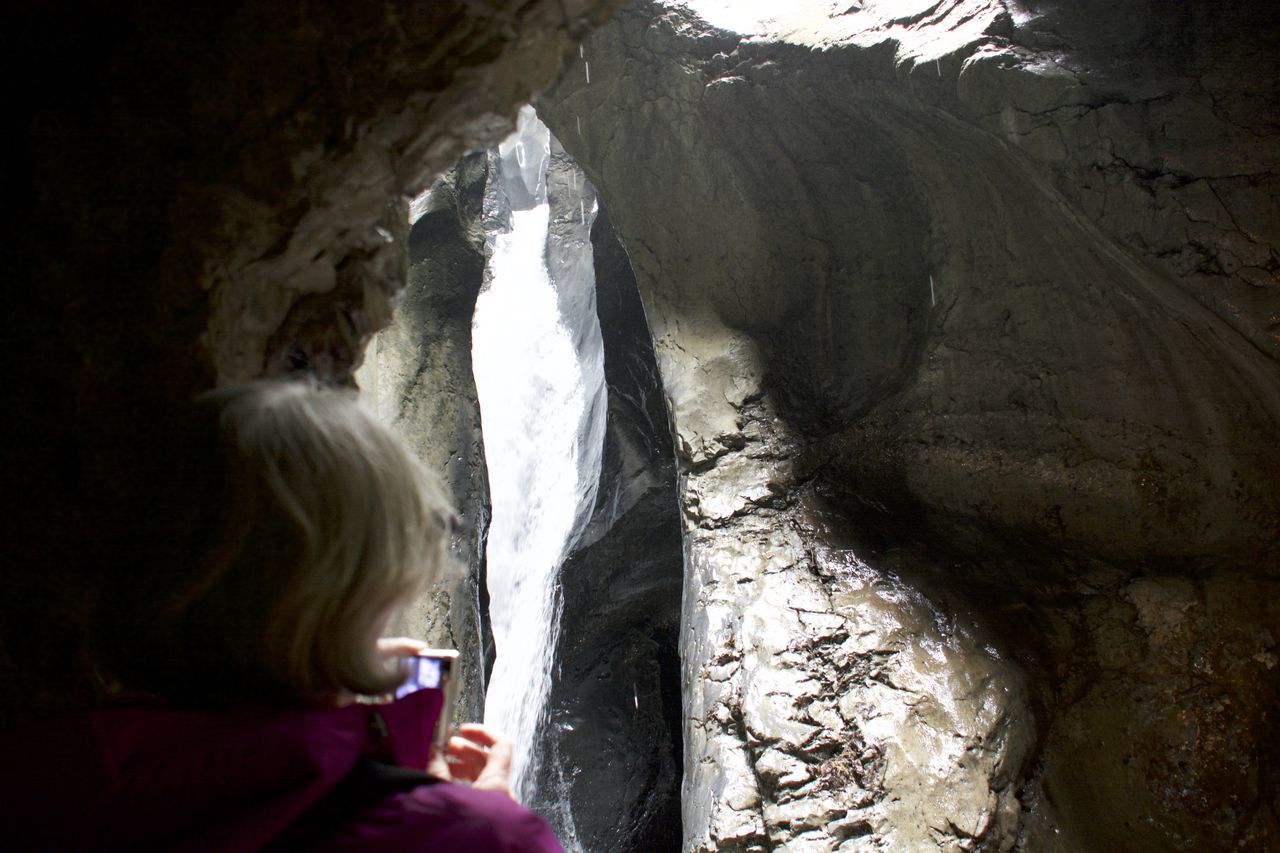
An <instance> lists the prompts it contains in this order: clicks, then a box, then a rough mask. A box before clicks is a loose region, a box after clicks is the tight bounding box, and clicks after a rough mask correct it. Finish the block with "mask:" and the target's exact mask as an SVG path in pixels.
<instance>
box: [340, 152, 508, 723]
mask: <svg viewBox="0 0 1280 853" xmlns="http://www.w3.org/2000/svg"><path fill="white" fill-rule="evenodd" d="M487 177H488V164H487V157H486V156H485V155H484V154H472V155H468V156H467V157H465V158H463V159H462V160H461V161H460V162H459V163H458V165H456V166H454V167H453V168H452V169H450V170H449V171H448V172H447V173H445V175H444V176H442V177H441V178H440V179H439V180H437V181H436V182H435V183H434V184H433V185H432V186H431V189H430V191H429V192H428V193H427V194H425V195H424V196H423V197H421V198H419V199H417V200H416V201H415V205H416V206H417V207H418V208H419V209H417V210H415V211H414V215H416V216H417V217H418V218H417V219H416V221H415V222H414V223H413V225H412V228H411V229H410V231H409V237H408V246H409V264H408V285H407V286H406V287H405V289H404V291H403V292H402V293H401V294H400V296H399V298H398V300H397V304H396V311H395V317H394V319H393V321H392V323H391V325H389V326H388V327H387V328H386V329H383V330H382V331H381V332H379V333H378V334H377V335H375V336H374V338H373V340H372V341H370V343H369V346H368V347H367V349H366V351H365V357H364V363H363V365H362V366H361V368H360V369H359V371H357V373H356V377H355V378H356V381H357V383H358V384H359V385H360V389H361V396H362V398H363V399H364V400H365V401H366V403H367V404H368V405H369V406H370V407H371V408H372V409H373V410H374V411H375V412H376V413H377V414H378V416H379V417H380V418H381V419H382V420H383V421H384V422H386V423H388V424H390V425H391V427H392V428H393V429H394V430H395V431H396V432H398V433H399V434H400V435H401V436H403V437H404V438H405V439H406V441H408V442H409V444H410V445H411V446H412V447H413V448H414V450H415V451H416V452H417V453H418V454H419V455H420V456H421V457H422V459H423V460H425V461H426V462H427V464H428V465H430V466H431V467H432V469H433V470H435V471H439V472H441V474H442V475H443V476H444V478H445V481H446V483H447V484H448V486H449V490H450V494H451V495H452V498H453V503H454V506H455V507H457V510H458V513H459V518H460V524H459V526H458V530H457V531H456V532H455V534H454V537H453V541H452V543H451V544H452V549H451V550H452V557H453V559H454V565H452V566H449V567H447V569H446V576H445V577H444V578H442V579H441V582H440V583H439V584H438V585H437V586H436V587H435V588H433V589H431V590H430V591H428V592H427V593H425V594H424V595H423V597H422V598H420V599H419V600H418V601H416V602H414V603H413V604H412V605H411V607H410V608H409V609H408V611H407V612H406V613H405V614H404V615H403V616H402V618H401V619H402V621H401V624H399V625H393V626H391V631H392V633H395V634H399V635H402V636H407V637H417V638H420V639H422V640H424V641H426V642H427V643H428V644H429V645H431V646H435V647H438V648H453V649H458V650H459V651H461V653H462V658H461V660H460V663H461V666H460V670H459V673H460V675H461V677H462V679H463V684H462V688H461V690H460V693H459V707H458V708H457V709H456V712H457V713H456V716H457V719H460V720H479V719H481V718H482V717H483V713H484V682H485V661H484V656H483V652H484V648H485V643H484V642H482V637H483V627H482V622H483V618H482V613H483V611H482V608H481V606H480V599H481V595H482V593H481V590H482V589H483V567H484V538H485V531H486V530H487V528H488V523H489V498H488V488H487V483H486V475H485V462H484V441H483V437H482V435H481V430H480V405H479V402H478V400H477V399H476V389H475V378H474V376H473V373H472V367H471V318H472V315H474V314H475V306H476V297H477V296H478V295H479V293H480V287H481V285H482V284H483V281H484V264H485V258H484V222H483V206H484V188H485V181H486V179H487ZM408 218H409V217H408V216H406V222H407V221H408Z"/></svg>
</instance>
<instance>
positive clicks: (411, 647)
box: [378, 637, 427, 657]
mask: <svg viewBox="0 0 1280 853" xmlns="http://www.w3.org/2000/svg"><path fill="white" fill-rule="evenodd" d="M426 648H427V644H426V643H424V642H422V641H421V640H415V639H413V638H412V637H382V638H380V639H379V640H378V653H379V654H381V655H383V656H385V657H398V656H400V655H416V654H417V653H418V652H420V651H422V650H424V649H426Z"/></svg>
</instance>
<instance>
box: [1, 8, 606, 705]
mask: <svg viewBox="0 0 1280 853" xmlns="http://www.w3.org/2000/svg"><path fill="white" fill-rule="evenodd" d="M614 5H616V4H613V3H610V2H593V0H573V2H563V0H536V2H523V0H521V2H501V0H492V2H487V0H486V2H439V3H436V2H433V3H417V4H409V5H405V4H402V3H392V2H382V3H375V4H371V5H362V6H360V7H359V9H358V10H357V9H353V8H349V7H347V6H339V5H336V4H318V3H312V2H306V1H305V0H297V2H281V3H271V4H262V3H249V2H233V3H223V4H217V5H216V6H206V7H200V8H188V7H185V6H183V7H179V6H168V7H164V6H157V5H156V4H153V3H141V2H131V3H123V4H110V5H102V4H98V5H86V4H82V3H72V2H51V3H40V4H31V5H28V6H24V7H22V8H21V9H15V10H14V11H13V14H12V16H11V17H10V19H9V21H8V23H7V25H6V27H5V28H4V33H3V36H2V38H3V41H4V44H3V47H4V50H3V51H0V53H2V54H3V57H4V62H5V66H4V71H5V76H6V79H9V80H12V81H20V83H17V85H15V86H14V87H13V88H14V98H13V101H12V103H11V104H10V107H9V109H7V110H6V112H5V121H6V122H7V124H6V134H5V135H6V137H7V138H8V139H10V140H11V141H12V142H13V143H14V144H13V146H12V148H13V149H14V151H15V153H14V154H13V155H12V156H11V157H10V158H8V159H7V160H6V169H5V176H6V177H5V191H6V205H5V211H4V216H5V233H6V234H7V235H9V238H10V245H11V247H12V248H11V258H12V261H11V262H12V264H13V265H14V275H13V278H14V280H15V281H20V282H23V284H22V286H21V287H18V288H15V291H16V292H15V293H14V295H13V299H14V301H13V302H12V303H11V304H10V306H9V310H8V311H6V325H5V334H4V339H5V341H6V345H5V346H6V354H7V359H6V367H7V368H8V370H7V373H8V374H9V375H10V376H11V377H13V382H14V386H13V387H12V388H11V392H10V395H9V403H10V406H11V407H12V409H13V410H14V411H16V412H20V413H21V416H20V417H18V418H15V419H14V420H15V423H14V424H13V433H14V434H13V437H12V438H11V439H10V440H9V441H6V442H5V447H6V458H5V468H6V470H7V471H9V472H10V474H11V476H12V477H13V478H14V481H15V482H19V483H26V484H28V486H27V487H26V488H27V491H28V494H27V495H26V496H25V499H24V500H23V501H22V502H21V503H22V504H23V506H22V508H21V512H20V513H19V514H18V515H17V516H15V517H14V518H13V523H14V526H15V528H16V529H17V530H18V531H20V533H21V535H20V536H18V537H17V541H16V543H15V547H14V553H13V559H12V564H13V565H12V566H10V567H6V571H5V581H4V593H3V600H4V626H5V636H4V649H3V655H0V674H3V676H4V678H3V679H2V680H3V682H4V685H5V698H4V700H3V701H4V704H5V706H6V710H5V712H4V713H5V717H6V718H12V716H13V715H14V714H17V715H21V714H22V713H24V712H23V708H28V709H29V708H31V707H33V706H41V705H50V706H56V705H59V704H67V703H74V702H78V701H82V700H83V699H84V695H83V689H81V687H77V684H74V683H68V675H67V673H68V671H72V672H79V671H80V670H79V668H78V664H77V663H76V660H77V657H78V649H79V644H80V632H79V628H78V627H77V626H78V623H79V622H80V619H81V613H80V610H81V602H82V601H83V597H84V596H83V590H84V587H85V581H86V578H96V577H100V576H101V575H102V574H103V572H104V571H106V568H107V566H108V565H109V564H115V563H118V564H119V565H118V566H115V567H114V570H117V571H119V572H120V573H121V575H120V577H126V576H127V572H128V565H127V562H128V561H127V553H128V550H129V549H128V543H127V541H121V540H120V538H119V537H118V536H116V534H115V533H113V530H115V529H116V527H115V525H114V523H113V522H112V521H111V520H110V519H111V518H112V517H113V516H115V515H116V514H117V513H118V514H121V515H123V516H125V517H127V518H128V519H129V523H130V524H133V525H136V519H138V518H145V503H146V502H145V498H144V497H142V496H140V494H139V491H140V490H139V489H137V488H136V487H135V484H133V483H132V481H131V478H132V477H133V476H134V475H135V473H136V469H137V467H138V466H137V465H136V464H135V461H134V460H136V459H137V458H138V457H139V456H140V455H141V454H143V453H145V447H146V439H145V437H143V436H142V435H140V433H141V432H142V431H145V429H146V428H148V427H150V426H154V425H158V424H160V423H162V422H163V420H164V410H165V406H166V405H169V404H170V403H171V402H172V401H174V400H178V399H182V398H185V397H187V396H188V395H189V394H191V393H192V392H193V391H197V390H200V389H202V388H206V387H208V386H209V385H211V384H212V383H214V382H215V381H221V382H232V381H238V380H244V379H249V378H253V377H255V376H259V375H262V374H263V373H265V372H268V371H270V372H280V371H286V370H297V369H306V370H311V371H313V372H316V373H318V374H319V375H321V376H322V378H327V379H331V380H334V381H346V380H347V378H348V376H349V371H350V369H351V368H352V367H353V366H354V365H355V364H356V363H357V361H358V354H359V353H360V351H361V349H362V347H363V346H364V343H365V341H366V340H367V338H368V336H369V335H371V334H372V333H373V332H374V331H376V330H377V328H379V327H380V326H381V325H383V324H385V323H386V322H387V321H388V319H389V312H388V300H389V297H390V296H391V294H393V293H394V292H395V291H397V290H398V289H400V287H402V286H403V284H404V281H403V270H404V266H403V265H404V245H403V239H402V236H403V235H402V229H399V228H397V223H398V222H399V221H401V220H400V218H399V217H401V215H402V210H403V207H402V205H403V201H402V199H403V198H404V197H412V196H415V195H417V193H418V192H419V191H420V190H421V189H423V188H424V187H425V186H426V185H427V184H428V183H429V182H430V181H431V180H432V179H433V178H434V177H435V176H436V175H437V174H439V173H440V172H442V171H443V170H444V169H445V168H447V167H448V166H449V165H450V164H451V163H453V162H454V161H455V160H456V159H457V158H458V156H459V155H460V154H461V153H462V152H463V151H464V150H466V149H467V148H468V147H471V146H475V145H483V144H487V143H490V142H493V141H495V140H496V139H497V138H498V137H499V136H500V135H501V134H502V133H503V132H505V131H506V130H507V129H508V128H509V127H510V126H511V119H512V117H513V116H514V113H515V109H516V106H517V105H518V104H520V103H521V102H523V101H526V100H527V99H528V98H529V97H530V96H531V95H532V94H533V93H534V92H535V91H536V90H537V89H538V88H540V87H541V86H544V85H546V84H547V83H548V82H549V81H550V80H551V79H552V78H553V77H554V76H555V74H556V73H557V72H558V71H559V69H560V67H561V63H562V61H563V59H564V58H565V56H566V55H567V54H568V53H569V51H570V49H571V47H572V45H573V44H574V43H575V41H576V40H577V39H579V38H581V36H582V35H583V34H585V33H586V32H587V30H588V29H589V28H590V26H592V25H594V24H596V23H599V22H600V21H602V20H604V18H605V17H606V16H607V14H608V13H609V12H610V11H611V10H612V8H613V6H614ZM398 232H401V233H400V234H399V235H398ZM398 236H399V237H400V238H401V239H398ZM282 329H284V331H283V332H282V331H281V330H282ZM79 684H80V685H81V686H82V685H83V684H84V682H83V681H81V682H79ZM9 707H12V708H13V710H12V711H10V710H8V708H9Z"/></svg>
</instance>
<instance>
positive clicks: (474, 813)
mask: <svg viewBox="0 0 1280 853" xmlns="http://www.w3.org/2000/svg"><path fill="white" fill-rule="evenodd" d="M322 847H324V848H326V849H331V850H406V851H412V850H424V851H425V850H468V851H477V853H482V852H483V853H488V851H492V853H562V848H561V846H560V843H559V842H558V841H557V840H556V837H555V834H554V833H553V832H552V831H551V827H549V826H548V825H547V822H546V821H545V820H543V819H542V818H541V817H539V816H538V815H537V814H535V813H534V812H531V811H529V810H528V809H526V808H524V807H523V806H521V805H519V804H518V803H516V802H515V801H513V800H512V799H511V798H510V797H507V796H505V795H503V794H499V793H495V792H493V791H477V790H475V789H473V788H468V787H464V786H462V785H453V784H449V783H446V782H438V783H435V784H427V785H419V786H417V787H415V788H411V789H409V790H407V791H401V792H399V793H395V794H391V795H389V796H387V797H384V798H383V799H381V800H379V801H378V802H377V803H376V804H374V805H373V806H370V807H368V808H365V809H363V810H361V811H360V812H358V813H356V814H355V815H353V816H352V817H351V818H349V819H348V820H345V821H343V823H342V824H341V825H340V826H338V827H337V828H336V829H335V831H334V832H333V834H332V835H331V836H330V837H329V838H328V839H326V843H323V844H322Z"/></svg>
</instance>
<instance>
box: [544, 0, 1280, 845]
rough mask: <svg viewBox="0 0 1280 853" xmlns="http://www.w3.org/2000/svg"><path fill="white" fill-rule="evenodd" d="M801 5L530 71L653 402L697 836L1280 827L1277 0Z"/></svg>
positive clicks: (656, 27)
mask: <svg viewBox="0 0 1280 853" xmlns="http://www.w3.org/2000/svg"><path fill="white" fill-rule="evenodd" d="M828 5H829V4H821V3H814V4H805V3H800V4H795V5H794V6H793V7H789V8H788V9H787V10H786V11H781V10H778V11H775V12H774V13H772V14H773V16H774V19H773V20H772V22H757V23H756V24H752V25H747V26H741V27H740V29H742V30H743V32H745V33H747V36H745V37H744V36H743V35H741V34H735V33H732V32H729V31H728V30H725V29H717V28H716V27H714V26H712V25H711V24H709V23H708V21H707V20H703V19H700V18H699V17H698V16H697V15H695V14H693V13H692V12H690V11H689V10H688V9H686V8H684V7H682V6H680V5H678V4H673V3H640V4H636V5H633V6H632V7H630V8H629V9H628V10H627V11H625V12H624V13H622V14H620V15H619V16H618V17H617V18H615V19H614V20H613V21H612V22H611V23H610V24H609V25H607V26H606V27H604V28H602V29H601V30H599V31H597V33H595V34H594V35H593V36H592V38H590V39H589V40H588V41H587V42H586V43H585V47H584V51H583V57H582V60H581V61H580V62H579V63H577V64H576V65H575V66H574V67H571V68H570V69H569V71H568V72H567V73H566V74H565V76H564V77H563V78H562V79H561V81H560V83H559V84H558V85H557V86H556V88H555V89H553V90H552V91H551V92H550V93H549V94H548V95H546V96H545V97H544V98H543V100H542V101H541V103H540V107H539V110H540V114H541V115H542V117H543V119H544V120H545V121H546V122H547V123H548V124H549V125H550V126H551V127H552V130H553V131H554V132H555V133H556V134H557V136H558V137H559V138H560V139H561V140H562V142H563V143H564V145H565V148H566V149H567V150H568V151H569V152H570V153H571V154H572V155H573V156H574V157H575V158H576V159H577V160H578V162H579V163H580V164H582V166H583V168H584V169H585V170H586V172H587V174H588V175H589V176H590V178H591V179H592V181H593V183H594V184H595V185H596V187H597V189H598V190H599V192H600V195H601V198H602V199H603V201H604V203H605V204H606V205H608V207H609V210H610V212H611V216H612V219H613V222H614V225H615V227H616V229H617V232H618V235H619V238H620V240H621V241H622V243H623V244H624V245H625V246H626V247H627V250H628V253H629V255H630V257H631V260H632V262H633V264H634V267H635V272H636V277H637V281H638V284H639V288H640V292H641V294H642V297H643V299H644V301H645V309H646V314H647V317H648V320H649V324H650V328H651V330H652V333H653V338H654V348H655V353H656V356H657V363H658V366H659V369H660V371H661V374H662V378H663V385H664V391H665V394H666V396H667V398H668V401H669V404H670V406H671V411H672V416H673V421H674V426H675V431H676V443H677V462H678V466H679V469H680V471H681V485H680V503H681V507H682V509H683V513H684V528H685V543H686V575H685V590H684V615H683V620H682V628H681V631H682V634H681V640H680V643H681V652H682V659H683V670H682V673H683V675H682V677H683V690H684V701H685V708H686V716H687V719H686V728H685V739H686V745H685V768H684V770H685V779H684V797H683V808H684V814H683V822H684V844H685V846H686V847H689V848H692V849H721V850H743V849H767V848H773V847H779V846H786V847H787V848H788V849H814V850H821V849H835V848H839V849H848V850H859V849H884V848H887V849H934V848H936V849H944V850H966V849H992V850H994V849H1014V848H1017V849H1028V850H1039V849H1050V850H1077V849H1096V850H1107V849H1116V847H1117V846H1118V845H1119V846H1124V845H1126V844H1129V843H1130V842H1133V843H1134V844H1135V845H1136V846H1138V847H1141V848H1142V849H1179V850H1196V849H1205V848H1215V847H1220V846H1222V843H1223V840H1224V839H1230V841H1229V842H1227V843H1228V844H1230V845H1235V844H1239V845H1240V846H1242V847H1243V848H1245V849H1266V848H1268V847H1270V846H1275V845H1276V844H1277V843H1280V823H1278V822H1277V817H1276V815H1277V807H1276V800H1275V797H1276V790H1277V786H1276V771H1275V767H1274V760H1273V759H1272V758H1270V757H1269V756H1271V754H1272V753H1273V752H1274V747H1275V743H1276V732H1277V721H1276V720H1275V718H1274V711H1273V710H1272V708H1273V705H1274V703H1275V701H1276V699H1277V698H1278V697H1277V687H1276V685H1277V680H1276V670H1275V666H1276V658H1275V654H1276V640H1277V637H1280V624H1278V623H1277V613H1276V612H1275V610H1274V608H1273V607H1271V605H1270V604H1269V603H1267V602H1270V601H1273V600H1274V599H1275V593H1276V591H1277V589H1276V588H1277V584H1278V581H1280V558H1278V556H1277V553H1278V552H1277V547H1276V544H1277V535H1278V524H1280V489H1278V488H1277V485H1276V484H1277V483H1280V468H1277V466H1278V465H1280V457H1277V455H1276V453H1275V450H1274V449H1275V447H1277V446H1280V369H1278V368H1280V365H1278V363H1277V360H1278V355H1280V348H1278V347H1280V338H1278V337H1277V332H1278V331H1280V330H1278V328H1277V326H1276V322H1277V320H1276V317H1277V313H1276V312H1277V311H1280V283H1278V282H1277V279H1276V272H1277V269H1278V267H1277V260H1278V258H1277V254H1276V243H1275V238H1274V235H1272V234H1271V231H1272V230H1273V229H1272V225H1271V224H1272V223H1274V222H1276V221H1277V214H1276V206H1275V200H1274V197H1273V195H1272V194H1271V191H1270V190H1269V189H1267V188H1268V187H1270V186H1271V185H1272V183H1274V181H1275V174H1276V167H1277V163H1276V151H1277V150H1280V149H1277V147H1276V145H1275V140H1276V133H1277V131H1276V127H1277V114H1276V111H1275V110H1276V108H1275V106H1274V104H1275V103H1280V99H1275V98H1271V99H1269V100H1265V101H1264V99H1263V97H1262V95H1261V93H1274V92H1275V90H1276V86H1277V79H1276V77H1277V75H1275V74H1274V71H1273V70H1271V71H1262V70H1260V67H1261V64H1265V63H1261V58H1262V57H1265V56H1269V55H1274V49H1275V46H1276V41H1277V37H1278V34H1280V29H1277V27H1276V26H1275V15H1274V11H1273V10H1270V9H1264V8H1263V7H1262V5H1261V4H1252V5H1250V7H1249V9H1248V10H1247V11H1246V10H1244V9H1243V7H1242V8H1240V9H1236V10H1233V11H1232V12H1230V13H1228V14H1223V15H1219V14H1218V13H1219V9H1218V7H1216V6H1213V5H1211V4H1200V3H1196V4H1184V5H1182V6H1180V7H1179V10H1178V11H1177V12H1176V13H1172V14H1170V15H1157V14H1149V13H1150V12H1151V10H1150V9H1148V8H1147V6H1145V5H1144V4H1141V3H1124V4H1109V5H1107V6H1106V8H1102V7H1100V6H1098V7H1094V6H1089V7H1088V8H1084V7H1076V6H1072V7H1070V8H1068V7H1067V6H1066V4H1063V5H1062V6H1059V5H1058V4H1051V3H1033V4H1020V5H1015V4H1003V3H997V2H948V3H943V4H934V5H928V4H924V3H921V4H906V5H911V7H912V8H911V9H906V8H905V5H900V6H895V7H893V9H890V8H889V6H888V4H881V3H867V4H855V5H854V6H851V7H849V8H848V9H847V10H845V9H844V7H843V6H842V8H841V9H839V10H834V12H833V10H832V9H830V8H828ZM917 7H918V8H917ZM708 8H709V4H708ZM712 11H713V10H712ZM712 11H708V13H707V14H708V18H711V17H713V15H712ZM836 13H839V14H836ZM1226 46H1229V47H1226ZM1268 67H1269V66H1268ZM1245 80H1248V81H1249V82H1248V83H1247V84H1246V83H1244V82H1243V81H1245ZM1231 187H1239V188H1241V189H1240V192H1241V193H1242V195H1241V196H1240V197H1239V198H1238V199H1237V200H1236V202H1235V208H1236V210H1237V211H1245V210H1246V209H1247V210H1248V211H1249V213H1247V214H1244V215H1243V218H1240V217H1237V216H1235V215H1234V214H1232V215H1228V209H1229V208H1230V207H1231V204H1229V203H1228V201H1226V199H1228V198H1233V197H1234V196H1231V192H1232V190H1231V189H1230V188H1231ZM1246 197H1247V199H1249V200H1248V201H1244V200H1243V199H1245V198H1246ZM1219 205H1221V207H1219ZM1246 222H1247V223H1249V224H1245V223H1246ZM1246 257H1247V258H1248V260H1247V261H1246V260H1244V258H1246Z"/></svg>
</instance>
